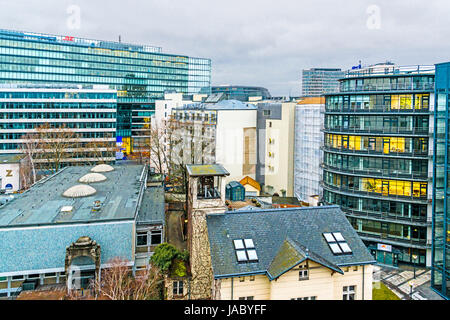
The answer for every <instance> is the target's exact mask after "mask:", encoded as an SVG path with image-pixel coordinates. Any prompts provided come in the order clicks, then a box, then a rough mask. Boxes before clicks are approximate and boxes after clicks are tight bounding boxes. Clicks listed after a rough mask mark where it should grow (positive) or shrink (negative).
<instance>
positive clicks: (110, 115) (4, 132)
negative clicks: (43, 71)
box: [0, 84, 117, 168]
mask: <svg viewBox="0 0 450 320" xmlns="http://www.w3.org/2000/svg"><path fill="white" fill-rule="evenodd" d="M116 110H117V91H116V90H111V89H80V88H78V86H75V85H64V86H62V85H61V86H56V85H55V86H53V88H50V85H46V87H45V88H43V87H41V86H39V85H35V86H31V85H20V84H10V85H0V155H5V154H18V153H22V152H23V151H24V150H22V149H21V145H22V144H24V143H25V142H26V140H25V136H26V135H27V134H28V133H32V132H35V130H36V128H41V129H40V130H41V132H43V131H48V132H50V131H52V130H54V128H64V130H67V133H66V134H62V133H61V134H59V135H58V134H55V135H44V137H47V139H51V138H58V139H63V140H64V141H62V142H61V143H54V144H52V143H51V142H50V144H49V145H48V146H51V147H52V148H53V150H51V151H50V152H48V153H47V154H52V155H51V158H50V159H55V158H58V157H61V163H60V164H61V166H62V167H64V166H66V165H80V164H94V163H96V162H103V163H113V162H114V161H115V159H116V154H115V147H116ZM43 125H49V127H48V128H43V127H42V126H43ZM42 130H43V131H42ZM60 132H61V131H60ZM74 140H75V141H74ZM29 146H30V144H29ZM30 151H32V152H35V155H34V156H33V157H34V160H35V162H36V164H37V167H38V168H40V167H41V166H44V167H45V166H46V164H47V162H48V161H47V160H48V159H46V158H42V157H45V156H44V155H42V156H41V157H40V156H39V154H38V152H37V151H36V150H30Z"/></svg>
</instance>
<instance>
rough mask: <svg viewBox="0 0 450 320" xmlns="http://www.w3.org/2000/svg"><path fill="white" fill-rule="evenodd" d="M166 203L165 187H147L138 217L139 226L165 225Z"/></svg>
mask: <svg viewBox="0 0 450 320" xmlns="http://www.w3.org/2000/svg"><path fill="white" fill-rule="evenodd" d="M164 217H165V202H164V186H157V187H147V189H145V191H144V197H143V198H142V203H141V207H140V208H139V213H138V216H137V219H136V221H137V223H138V224H147V223H148V224H162V225H164V221H165V219H164Z"/></svg>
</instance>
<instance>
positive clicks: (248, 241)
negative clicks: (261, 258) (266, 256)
mask: <svg viewBox="0 0 450 320" xmlns="http://www.w3.org/2000/svg"><path fill="white" fill-rule="evenodd" d="M244 243H245V247H246V248H247V249H250V248H254V247H255V245H254V244H253V240H252V239H245V240H244Z"/></svg>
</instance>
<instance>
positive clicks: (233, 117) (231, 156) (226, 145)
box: [216, 110, 257, 183]
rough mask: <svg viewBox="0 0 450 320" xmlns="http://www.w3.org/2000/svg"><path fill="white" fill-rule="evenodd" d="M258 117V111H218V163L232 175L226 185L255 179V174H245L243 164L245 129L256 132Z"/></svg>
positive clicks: (227, 179)
mask: <svg viewBox="0 0 450 320" xmlns="http://www.w3.org/2000/svg"><path fill="white" fill-rule="evenodd" d="M256 115H257V111H256V110H218V112H217V134H216V163H219V164H221V165H223V166H224V167H225V169H226V170H227V171H228V172H229V173H230V175H229V176H228V177H226V183H228V182H230V181H239V180H241V179H242V178H244V176H249V177H251V178H252V179H255V173H253V174H246V175H244V174H243V164H244V128H255V130H256ZM255 144H256V140H255ZM255 149H256V145H255ZM255 165H256V159H255Z"/></svg>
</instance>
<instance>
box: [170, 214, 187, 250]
mask: <svg viewBox="0 0 450 320" xmlns="http://www.w3.org/2000/svg"><path fill="white" fill-rule="evenodd" d="M182 216H183V211H172V210H169V211H167V216H166V228H167V242H168V243H170V244H173V245H174V246H175V247H177V249H179V250H181V251H183V250H184V249H186V248H187V246H186V241H184V239H183V234H182V230H181V217H182Z"/></svg>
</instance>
